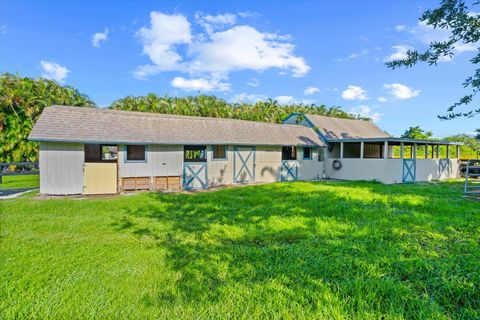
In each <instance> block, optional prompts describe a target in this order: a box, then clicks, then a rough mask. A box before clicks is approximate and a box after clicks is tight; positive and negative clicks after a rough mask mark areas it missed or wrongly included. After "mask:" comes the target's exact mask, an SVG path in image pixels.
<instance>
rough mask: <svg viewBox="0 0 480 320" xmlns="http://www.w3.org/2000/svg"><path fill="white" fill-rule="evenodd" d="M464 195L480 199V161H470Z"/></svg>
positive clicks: (468, 162) (466, 173)
mask: <svg viewBox="0 0 480 320" xmlns="http://www.w3.org/2000/svg"><path fill="white" fill-rule="evenodd" d="M464 193H465V195H466V196H473V197H478V198H480V160H468V161H467V168H466V172H465V186H464Z"/></svg>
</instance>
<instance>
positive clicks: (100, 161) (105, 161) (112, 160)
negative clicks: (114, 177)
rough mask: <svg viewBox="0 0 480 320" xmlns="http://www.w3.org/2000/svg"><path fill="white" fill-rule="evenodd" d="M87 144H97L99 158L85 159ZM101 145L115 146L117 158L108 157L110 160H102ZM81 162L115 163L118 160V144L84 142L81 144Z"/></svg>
mask: <svg viewBox="0 0 480 320" xmlns="http://www.w3.org/2000/svg"><path fill="white" fill-rule="evenodd" d="M87 146H97V147H98V149H99V154H100V159H96V160H87V158H86V156H87V152H86V150H85V149H86V148H87ZM103 147H117V158H116V159H110V160H104V159H103V153H102V148H103ZM83 153H84V154H83V162H84V163H116V162H117V161H118V145H116V144H105V143H103V144H102V143H85V144H84V145H83Z"/></svg>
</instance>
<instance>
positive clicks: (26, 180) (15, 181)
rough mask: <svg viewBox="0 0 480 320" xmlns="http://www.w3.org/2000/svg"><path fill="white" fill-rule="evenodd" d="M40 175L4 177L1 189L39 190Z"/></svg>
mask: <svg viewBox="0 0 480 320" xmlns="http://www.w3.org/2000/svg"><path fill="white" fill-rule="evenodd" d="M39 179H40V178H39V175H38V174H31V175H24V176H20V175H18V176H4V177H2V183H0V189H20V188H38V187H39V186H40V180H39Z"/></svg>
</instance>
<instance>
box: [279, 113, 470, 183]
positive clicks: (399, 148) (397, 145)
mask: <svg viewBox="0 0 480 320" xmlns="http://www.w3.org/2000/svg"><path fill="white" fill-rule="evenodd" d="M283 123H285V124H297V125H301V126H306V127H309V128H312V129H314V130H315V131H316V132H318V134H319V136H320V137H321V138H322V141H323V142H325V143H326V144H327V145H328V148H327V152H326V155H325V163H324V168H325V174H326V176H327V177H329V178H331V179H342V180H377V181H380V182H383V183H401V182H416V181H430V180H441V179H449V178H457V177H459V175H460V162H459V160H458V158H459V156H460V149H459V146H460V145H461V144H462V143H458V142H451V141H438V140H415V139H404V138H393V137H390V136H389V135H387V134H386V133H385V132H384V131H382V130H381V129H380V128H378V127H377V126H376V125H375V124H374V123H373V122H370V121H362V120H352V119H339V118H331V117H325V116H319V115H307V114H295V113H294V114H291V115H290V116H289V117H287V118H286V119H285V120H284V122H283ZM442 149H443V150H442ZM419 150H422V154H423V155H424V156H423V158H420V157H418V156H417V154H418V151H419ZM441 151H443V152H441ZM442 153H443V156H444V157H443V158H441V156H442Z"/></svg>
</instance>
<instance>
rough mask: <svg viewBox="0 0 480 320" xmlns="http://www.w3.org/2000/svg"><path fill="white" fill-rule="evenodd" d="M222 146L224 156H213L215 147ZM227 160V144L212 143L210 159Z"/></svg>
mask: <svg viewBox="0 0 480 320" xmlns="http://www.w3.org/2000/svg"><path fill="white" fill-rule="evenodd" d="M218 146H222V147H225V157H224V158H215V147H218ZM225 160H228V145H226V144H212V161H225Z"/></svg>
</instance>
